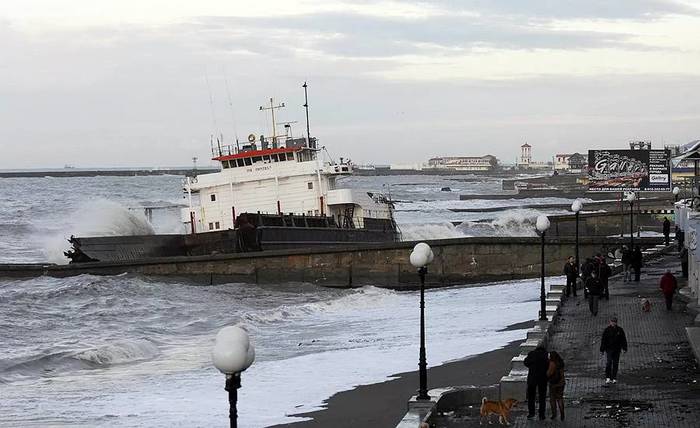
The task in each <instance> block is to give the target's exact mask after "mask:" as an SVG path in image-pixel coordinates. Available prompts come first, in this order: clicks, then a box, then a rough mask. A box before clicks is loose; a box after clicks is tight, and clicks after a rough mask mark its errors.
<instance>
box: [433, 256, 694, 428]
mask: <svg viewBox="0 0 700 428" xmlns="http://www.w3.org/2000/svg"><path fill="white" fill-rule="evenodd" d="M666 268H669V269H671V271H672V272H673V273H674V275H676V277H677V278H678V279H679V283H680V285H681V286H684V285H685V280H683V279H682V278H681V274H680V263H679V260H678V254H677V253H671V254H668V255H666V256H664V257H663V258H660V259H657V260H654V261H649V262H647V264H646V265H645V267H644V268H643V269H642V276H641V281H640V282H639V283H635V282H629V283H624V282H623V281H622V276H621V275H617V276H614V277H612V278H611V279H610V300H609V301H606V300H604V299H603V300H601V301H600V306H599V313H598V316H597V317H593V316H592V315H591V313H590V312H589V310H588V304H587V302H586V301H585V300H584V299H583V297H582V295H583V293H582V292H579V296H578V297H576V298H575V297H570V298H569V299H568V300H566V302H565V303H564V305H563V307H562V308H561V310H560V316H559V319H558V321H557V322H556V323H555V325H554V327H553V330H554V334H553V335H552V336H551V338H550V342H549V350H556V351H557V352H559V353H560V354H561V355H562V356H563V358H564V361H565V364H566V389H565V393H564V398H565V410H566V420H565V421H563V422H562V421H560V420H556V421H552V420H551V419H549V416H550V415H551V410H550V408H549V400H547V419H546V420H544V421H539V420H527V417H526V415H527V403H521V404H519V405H518V406H517V407H516V408H515V409H514V411H513V412H512V413H511V422H512V426H515V427H528V428H529V427H595V428H608V427H615V428H619V427H698V426H700V381H699V380H700V372H699V371H698V366H697V364H696V363H695V359H694V357H693V354H692V351H691V349H690V346H689V344H688V341H687V338H686V335H685V327H686V326H690V325H692V324H693V320H694V315H693V314H690V313H687V312H686V311H685V304H684V303H681V301H679V300H678V299H677V300H675V301H674V309H673V311H672V312H667V311H666V307H665V303H664V299H663V296H662V294H661V292H660V291H659V289H658V286H659V285H658V283H659V279H660V277H661V275H662V274H663V273H664V272H665V269H666ZM642 298H648V299H649V300H650V302H651V305H652V308H651V312H643V311H642V308H641V303H642ZM612 315H616V316H617V317H618V321H619V322H618V324H619V325H620V326H621V327H623V328H624V329H625V332H626V334H627V341H628V345H629V351H628V352H627V353H626V354H622V356H621V358H620V370H619V373H618V383H617V384H614V385H613V384H610V385H606V384H605V358H604V357H602V356H601V354H600V352H599V349H600V338H601V335H602V332H603V330H604V329H605V327H606V326H607V324H608V321H609V319H610V316H612ZM478 407H479V406H478V405H472V406H466V407H462V408H460V409H458V410H456V411H455V412H451V416H450V417H443V418H438V419H439V420H438V421H436V422H437V424H436V426H437V427H441V428H463V427H476V426H479V421H478ZM494 422H495V418H494Z"/></svg>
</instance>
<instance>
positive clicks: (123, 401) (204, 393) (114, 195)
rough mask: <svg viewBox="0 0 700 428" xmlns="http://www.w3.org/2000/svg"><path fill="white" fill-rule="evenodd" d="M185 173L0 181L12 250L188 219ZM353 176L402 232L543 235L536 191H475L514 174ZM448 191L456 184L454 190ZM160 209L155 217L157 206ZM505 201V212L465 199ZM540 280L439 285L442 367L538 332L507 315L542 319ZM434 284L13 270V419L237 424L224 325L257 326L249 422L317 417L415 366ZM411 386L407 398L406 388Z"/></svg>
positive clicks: (6, 382) (433, 360)
mask: <svg viewBox="0 0 700 428" xmlns="http://www.w3.org/2000/svg"><path fill="white" fill-rule="evenodd" d="M182 179H183V177H180V176H148V177H81V178H51V177H44V178H5V179H0V263H24V262H45V261H51V262H54V263H66V262H67V260H66V258H65V256H63V251H65V250H67V249H68V243H67V238H68V237H70V236H71V235H76V236H101V235H120V234H142V233H179V232H182V231H183V230H184V227H183V225H182V223H181V220H180V215H179V212H178V208H177V206H178V205H182V204H184V202H185V200H184V199H183V194H182ZM339 186H346V187H352V188H358V189H366V190H369V191H381V192H384V193H387V194H390V195H391V197H392V199H393V200H395V201H397V202H396V219H397V222H398V224H399V227H400V228H401V231H402V236H403V239H406V240H421V239H440V238H454V237H460V236H534V221H535V219H536V217H537V216H538V215H539V214H542V213H546V214H556V213H561V212H563V210H559V209H551V208H550V209H544V208H543V209H537V208H528V209H522V208H519V207H520V206H522V205H523V204H527V205H536V204H553V203H562V204H566V203H571V202H572V201H571V200H567V199H560V198H543V199H531V200H509V199H506V200H498V201H488V200H482V199H474V200H469V201H460V200H459V195H460V194H475V195H482V194H495V193H501V192H502V190H501V182H500V179H498V178H493V177H489V176H478V175H464V176H448V177H445V176H389V177H362V176H353V177H348V178H346V179H343V180H342V181H340V182H339ZM444 188H449V191H446V190H443V189H444ZM154 206H160V207H170V208H164V209H158V210H155V211H154V213H153V216H152V218H150V219H148V218H147V217H146V216H145V214H144V209H143V207H154ZM480 207H483V208H493V207H503V210H502V211H496V212H455V211H453V209H460V208H470V209H474V208H480ZM538 296H539V281H538V280H522V281H508V282H501V283H490V284H481V286H474V285H473V284H472V285H469V286H466V285H462V286H453V287H447V288H440V289H430V290H428V291H427V292H426V329H427V333H426V334H427V339H426V347H427V357H428V365H429V366H437V365H440V364H443V363H446V362H450V361H455V360H459V359H463V358H468V357H470V356H474V355H477V354H480V353H483V352H487V351H490V350H493V349H497V348H499V347H502V346H504V345H506V344H508V343H509V342H511V341H513V340H518V339H523V338H524V336H525V331H524V330H504V329H505V328H506V327H507V326H509V325H512V324H516V323H520V322H523V321H528V320H532V319H534V318H535V317H536V315H537V310H538V305H539V302H538ZM418 299H419V295H418V293H417V292H415V291H394V290H388V289H383V288H378V287H373V286H365V287H362V288H353V289H331V288H321V287H318V286H315V285H312V284H306V283H296V282H287V283H279V284H266V285H251V284H242V283H228V284H221V285H216V286H202V285H197V284H194V283H190V282H187V281H186V280H184V279H169V278H167V279H163V278H151V277H143V276H138V275H128V274H124V275H118V276H92V275H81V276H78V277H72V278H49V277H40V278H34V279H21V280H20V279H12V280H10V279H0V332H1V336H0V337H1V338H2V340H0V391H1V392H0V426H12V427H15V426H21V427H26V426H41V427H44V426H86V427H87V426H89V427H95V426H110V427H115V426H116V427H166V426H167V427H178V426H182V427H215V426H221V427H223V426H228V401H227V393H226V392H225V391H224V376H223V375H222V374H220V373H219V372H218V371H217V370H216V369H215V368H214V367H213V365H212V362H211V350H212V347H213V344H214V338H215V336H216V333H217V331H218V330H219V329H221V328H222V327H224V326H228V325H241V326H242V327H243V328H245V329H246V330H247V331H248V332H249V334H250V337H251V340H252V342H253V343H254V346H255V349H256V359H255V362H254V363H253V365H252V366H251V367H250V368H249V369H248V370H247V371H245V372H244V373H243V374H242V387H241V389H240V390H239V401H238V411H239V426H243V427H266V426H270V425H275V424H281V423H291V422H295V421H303V420H305V418H304V417H301V416H299V415H300V414H302V413H305V412H310V411H315V410H319V409H322V408H323V406H324V400H326V399H328V398H329V397H331V396H332V395H333V394H335V393H338V392H340V391H345V390H350V389H352V388H354V387H356V386H358V385H366V384H373V383H378V382H383V381H386V380H388V379H390V378H391V377H392V376H393V375H395V374H397V373H402V372H407V371H414V370H416V369H417V364H418V337H419V336H418V334H419V330H418V326H419V306H418V305H419V300H418ZM406 398H407V399H408V397H406Z"/></svg>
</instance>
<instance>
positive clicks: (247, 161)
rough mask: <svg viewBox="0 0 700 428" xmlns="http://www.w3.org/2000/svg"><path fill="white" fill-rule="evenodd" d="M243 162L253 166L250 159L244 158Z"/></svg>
mask: <svg viewBox="0 0 700 428" xmlns="http://www.w3.org/2000/svg"><path fill="white" fill-rule="evenodd" d="M243 161H244V162H245V164H246V165H252V164H253V162H252V161H251V160H250V158H244V159H243Z"/></svg>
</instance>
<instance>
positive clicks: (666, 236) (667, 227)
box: [664, 217, 671, 245]
mask: <svg viewBox="0 0 700 428" xmlns="http://www.w3.org/2000/svg"><path fill="white" fill-rule="evenodd" d="M670 234H671V222H670V221H669V220H668V217H664V243H666V245H668V243H669V242H670V240H669V235H670Z"/></svg>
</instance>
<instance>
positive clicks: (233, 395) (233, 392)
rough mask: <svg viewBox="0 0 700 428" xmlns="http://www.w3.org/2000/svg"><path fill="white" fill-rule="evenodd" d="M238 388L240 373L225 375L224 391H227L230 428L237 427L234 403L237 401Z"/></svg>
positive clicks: (236, 413)
mask: <svg viewBox="0 0 700 428" xmlns="http://www.w3.org/2000/svg"><path fill="white" fill-rule="evenodd" d="M240 387H241V374H240V373H235V374H232V375H226V387H225V388H224V389H225V390H226V391H228V404H229V409H228V418H229V421H230V423H231V428H236V427H237V426H238V409H237V408H236V403H237V401H238V388H240Z"/></svg>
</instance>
